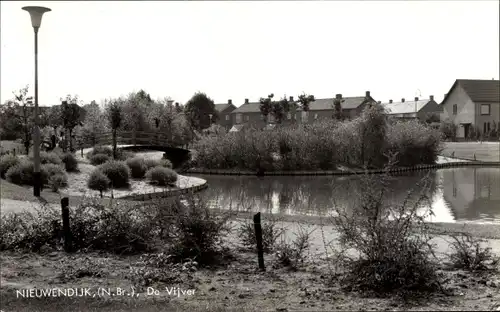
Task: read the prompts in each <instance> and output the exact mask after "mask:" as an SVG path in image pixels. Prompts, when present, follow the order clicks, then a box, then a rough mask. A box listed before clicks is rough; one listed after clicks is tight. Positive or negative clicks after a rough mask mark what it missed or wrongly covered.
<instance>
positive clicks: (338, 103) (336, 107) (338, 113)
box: [333, 97, 345, 120]
mask: <svg viewBox="0 0 500 312" xmlns="http://www.w3.org/2000/svg"><path fill="white" fill-rule="evenodd" d="M344 101H345V100H344V99H342V98H337V97H336V98H334V99H333V119H335V120H343V119H344V115H343V114H342V103H344Z"/></svg>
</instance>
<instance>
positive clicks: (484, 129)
mask: <svg viewBox="0 0 500 312" xmlns="http://www.w3.org/2000/svg"><path fill="white" fill-rule="evenodd" d="M486 127H487V126H486V123H484V124H483V133H486Z"/></svg>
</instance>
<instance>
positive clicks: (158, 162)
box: [144, 158, 173, 170]
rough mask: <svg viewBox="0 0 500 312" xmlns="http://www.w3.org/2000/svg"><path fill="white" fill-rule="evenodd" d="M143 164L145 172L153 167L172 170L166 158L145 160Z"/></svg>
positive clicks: (170, 163)
mask: <svg viewBox="0 0 500 312" xmlns="http://www.w3.org/2000/svg"><path fill="white" fill-rule="evenodd" d="M144 164H145V165H146V167H147V168H148V169H147V170H149V169H151V168H153V167H165V168H169V169H172V167H173V166H172V162H171V161H170V160H168V159H166V158H162V159H153V158H146V159H145V160H144Z"/></svg>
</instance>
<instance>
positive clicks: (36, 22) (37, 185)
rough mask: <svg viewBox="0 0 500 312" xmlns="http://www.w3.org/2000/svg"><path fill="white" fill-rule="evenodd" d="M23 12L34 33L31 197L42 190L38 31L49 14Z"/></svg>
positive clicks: (35, 9) (40, 9)
mask: <svg viewBox="0 0 500 312" xmlns="http://www.w3.org/2000/svg"><path fill="white" fill-rule="evenodd" d="M23 10H25V11H27V12H28V13H29V14H30V16H31V25H32V26H33V29H34V31H35V129H34V130H35V131H34V132H35V133H34V134H35V137H34V139H33V145H34V146H33V158H34V162H35V164H34V167H35V168H34V173H33V195H35V196H36V197H39V196H40V191H41V189H42V175H41V173H40V127H39V124H40V118H39V116H38V29H39V28H40V25H41V24H42V16H43V13H45V12H50V9H48V8H44V7H37V6H27V7H24V8H23Z"/></svg>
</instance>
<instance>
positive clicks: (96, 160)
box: [89, 154, 111, 166]
mask: <svg viewBox="0 0 500 312" xmlns="http://www.w3.org/2000/svg"><path fill="white" fill-rule="evenodd" d="M110 159H111V157H109V156H108V155H106V154H95V155H92V156H90V158H89V160H90V163H91V164H92V165H94V166H99V165H102V164H104V163H105V162H107V161H109V160H110Z"/></svg>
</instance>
